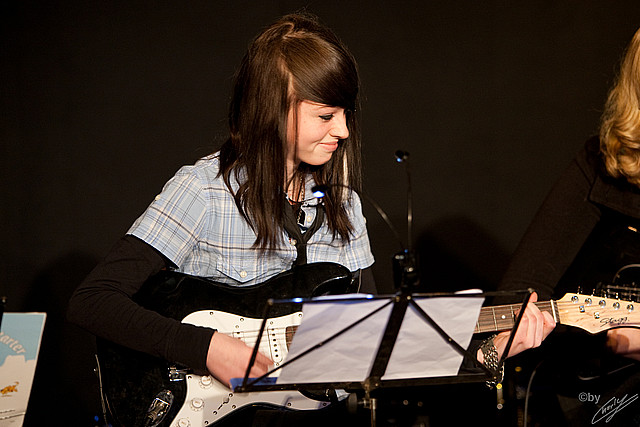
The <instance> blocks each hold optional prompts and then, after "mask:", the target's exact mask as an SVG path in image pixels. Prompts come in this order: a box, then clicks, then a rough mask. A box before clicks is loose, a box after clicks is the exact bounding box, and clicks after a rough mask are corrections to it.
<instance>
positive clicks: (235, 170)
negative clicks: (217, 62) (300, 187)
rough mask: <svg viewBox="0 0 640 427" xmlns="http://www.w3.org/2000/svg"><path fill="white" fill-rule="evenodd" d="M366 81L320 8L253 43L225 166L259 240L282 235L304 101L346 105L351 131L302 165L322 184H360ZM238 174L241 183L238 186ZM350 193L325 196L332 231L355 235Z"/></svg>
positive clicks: (237, 92)
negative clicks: (294, 133)
mask: <svg viewBox="0 0 640 427" xmlns="http://www.w3.org/2000/svg"><path fill="white" fill-rule="evenodd" d="M359 86H360V84H359V79H358V71H357V65H356V62H355V60H354V58H353V56H352V55H351V54H350V53H349V51H348V50H347V48H346V47H345V46H344V45H343V44H342V43H341V42H340V40H339V39H338V38H337V37H336V36H335V34H333V32H332V31H331V30H329V29H328V28H326V27H325V26H323V25H321V24H320V23H319V22H318V20H317V18H315V17H313V16H310V15H306V14H292V15H287V16H284V17H283V18H281V19H280V20H278V21H277V22H275V23H274V24H272V25H271V26H269V27H268V28H267V29H266V30H264V31H263V32H262V33H260V34H259V35H258V36H257V37H256V39H255V40H254V41H253V42H252V43H251V45H250V46H249V49H248V51H247V53H246V55H245V57H244V59H243V60H242V63H241V66H240V69H239V70H238V73H237V75H236V79H235V86H234V91H233V97H232V100H231V104H230V108H229V128H230V137H229V139H228V140H227V141H226V142H225V144H223V146H222V148H221V150H220V174H221V175H222V177H223V179H224V181H225V183H226V185H227V187H228V188H229V190H230V191H231V192H232V193H233V194H234V197H235V203H236V205H237V207H238V209H239V210H240V212H241V213H242V215H243V217H244V218H245V220H246V221H247V223H248V224H249V225H250V226H251V227H252V228H253V230H254V232H255V233H256V235H257V239H256V242H255V244H254V246H256V247H258V248H261V249H263V250H268V249H274V248H276V247H278V245H279V244H280V243H281V241H282V229H283V223H284V209H285V207H286V205H285V204H286V203H287V201H286V199H285V197H284V195H285V190H284V189H283V185H284V182H285V159H286V153H287V138H286V137H287V117H288V112H289V110H290V109H291V108H296V107H297V105H298V104H299V103H300V102H301V101H303V100H308V101H312V102H317V103H322V104H326V105H330V106H334V107H341V108H344V109H345V111H347V127H348V128H349V138H347V139H346V140H344V141H341V142H340V144H339V147H338V149H337V150H336V151H335V152H334V154H333V156H332V158H331V160H330V161H329V162H327V163H326V164H324V165H321V166H315V167H312V166H310V165H306V164H304V163H301V164H300V166H299V168H298V171H297V172H296V173H297V174H306V173H311V174H312V175H313V177H314V179H315V181H316V183H317V184H322V185H328V186H329V187H332V188H338V187H340V186H348V187H350V188H353V189H354V190H356V191H358V190H360V187H361V181H362V176H361V163H360V131H359V127H358V121H357V109H358V106H359V105H358V104H359V101H358V90H359ZM294 111H296V110H295V109H294ZM294 116H295V115H294ZM232 174H233V175H234V177H235V179H236V180H237V182H238V183H239V184H240V186H239V188H238V190H237V191H236V192H234V191H233V189H232V187H231V184H230V178H231V175H232ZM346 197H348V193H347V192H345V191H331V192H330V194H327V196H326V197H325V198H324V199H323V202H324V206H325V212H326V218H327V221H328V225H329V229H330V230H331V231H332V232H333V237H334V238H336V237H337V236H339V237H340V238H341V239H343V240H347V241H348V240H349V238H350V235H351V232H352V230H353V227H352V224H351V221H350V219H349V217H348V215H347V213H346V210H345V208H344V202H345V198H346Z"/></svg>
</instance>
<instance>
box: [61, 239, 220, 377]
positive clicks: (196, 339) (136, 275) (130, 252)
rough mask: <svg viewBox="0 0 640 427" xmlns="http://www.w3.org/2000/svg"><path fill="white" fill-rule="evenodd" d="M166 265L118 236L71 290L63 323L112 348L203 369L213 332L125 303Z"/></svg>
mask: <svg viewBox="0 0 640 427" xmlns="http://www.w3.org/2000/svg"><path fill="white" fill-rule="evenodd" d="M170 265H171V263H170V261H168V260H167V259H166V258H164V257H163V256H162V255H161V254H160V253H159V252H157V251H156V250H155V249H154V248H153V247H151V246H150V245H148V244H147V243H145V242H143V241H142V240H140V239H138V238H136V237H133V236H130V235H127V236H124V237H123V238H121V239H120V240H119V241H118V242H117V243H116V244H115V246H114V247H113V248H112V249H111V251H110V252H109V253H108V254H107V256H106V257H105V259H104V260H103V261H102V262H100V263H99V264H98V265H97V266H96V267H95V269H94V270H93V271H92V272H91V273H90V274H89V276H88V277H87V278H86V279H85V280H84V282H82V283H81V284H80V286H79V287H78V288H77V289H76V290H75V292H74V293H73V295H72V297H71V299H70V301H69V307H68V311H67V318H68V320H69V321H70V322H72V323H75V324H76V325H78V326H80V327H82V328H84V329H86V330H88V331H89V332H91V333H93V334H94V335H97V336H99V337H102V338H105V339H107V340H110V341H113V342H115V343H117V344H120V345H123V346H126V347H129V348H132V349H134V350H138V351H142V352H145V353H149V354H151V355H154V356H158V357H161V358H163V359H165V360H168V361H171V362H177V363H180V364H184V365H186V366H189V367H191V368H193V369H198V370H206V358H207V352H208V349H209V343H210V341H211V337H212V335H213V333H214V330H213V329H210V328H205V327H200V326H194V325H189V324H184V323H181V322H180V321H179V320H176V319H170V318H167V317H164V316H161V315H160V314H158V313H156V312H153V311H150V310H147V309H144V308H142V307H141V306H139V305H138V304H136V303H135V302H134V301H133V300H132V299H131V297H132V296H133V295H134V294H135V293H136V292H137V291H138V290H139V289H140V288H141V286H142V285H143V284H144V282H145V281H146V280H147V279H148V278H149V277H151V276H152V275H154V274H156V273H158V272H159V271H160V270H161V269H164V268H167V267H168V266H170Z"/></svg>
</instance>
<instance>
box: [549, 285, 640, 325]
mask: <svg viewBox="0 0 640 427" xmlns="http://www.w3.org/2000/svg"><path fill="white" fill-rule="evenodd" d="M556 304H557V307H558V314H559V316H560V318H559V319H558V320H559V323H562V324H563V325H569V326H575V327H577V328H581V329H584V330H585V331H588V332H591V333H592V334H595V333H598V332H601V331H606V330H608V329H611V328H617V327H622V326H635V327H640V303H636V302H633V301H623V300H620V299H615V298H604V297H598V296H595V295H582V294H565V296H563V297H562V298H561V299H559V300H557V301H556Z"/></svg>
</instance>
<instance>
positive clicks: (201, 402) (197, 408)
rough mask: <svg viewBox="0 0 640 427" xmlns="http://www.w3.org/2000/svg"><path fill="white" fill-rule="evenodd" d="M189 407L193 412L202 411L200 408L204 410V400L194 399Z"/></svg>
mask: <svg viewBox="0 0 640 427" xmlns="http://www.w3.org/2000/svg"><path fill="white" fill-rule="evenodd" d="M189 406H191V409H193V410H194V411H202V408H204V400H203V399H202V398H200V397H194V398H193V399H191V402H190V405H189Z"/></svg>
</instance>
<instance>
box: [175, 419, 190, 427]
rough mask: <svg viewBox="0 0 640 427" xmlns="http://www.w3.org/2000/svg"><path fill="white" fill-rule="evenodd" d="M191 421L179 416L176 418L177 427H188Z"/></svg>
mask: <svg viewBox="0 0 640 427" xmlns="http://www.w3.org/2000/svg"><path fill="white" fill-rule="evenodd" d="M190 426H191V422H190V421H189V420H188V419H187V418H180V419H179V420H178V427H190Z"/></svg>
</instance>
